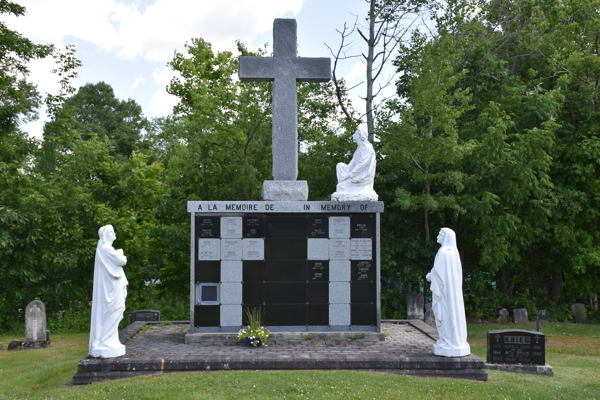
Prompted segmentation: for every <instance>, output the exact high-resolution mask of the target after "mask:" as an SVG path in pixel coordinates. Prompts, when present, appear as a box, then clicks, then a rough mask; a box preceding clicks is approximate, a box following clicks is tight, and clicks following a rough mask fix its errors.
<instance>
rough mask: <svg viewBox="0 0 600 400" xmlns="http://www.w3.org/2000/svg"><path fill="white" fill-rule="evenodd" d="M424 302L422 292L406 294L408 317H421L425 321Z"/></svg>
mask: <svg viewBox="0 0 600 400" xmlns="http://www.w3.org/2000/svg"><path fill="white" fill-rule="evenodd" d="M423 303H424V300H423V295H422V294H409V295H406V319H420V320H421V321H423V319H424V318H425V313H424V304H423Z"/></svg>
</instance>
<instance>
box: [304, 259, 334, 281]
mask: <svg viewBox="0 0 600 400" xmlns="http://www.w3.org/2000/svg"><path fill="white" fill-rule="evenodd" d="M308 280H309V281H310V282H329V261H328V260H322V261H313V260H310V261H309V262H308Z"/></svg>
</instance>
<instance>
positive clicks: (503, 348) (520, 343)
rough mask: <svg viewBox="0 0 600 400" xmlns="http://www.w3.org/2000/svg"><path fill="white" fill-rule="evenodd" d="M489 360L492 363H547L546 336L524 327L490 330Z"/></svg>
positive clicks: (488, 336) (488, 338) (488, 339)
mask: <svg viewBox="0 0 600 400" xmlns="http://www.w3.org/2000/svg"><path fill="white" fill-rule="evenodd" d="M487 344H488V351H487V362H488V363H491V364H530V365H545V364H546V353H545V351H546V350H545V336H544V334H543V333H541V332H533V331H525V330H522V329H505V330H499V331H488V334H487Z"/></svg>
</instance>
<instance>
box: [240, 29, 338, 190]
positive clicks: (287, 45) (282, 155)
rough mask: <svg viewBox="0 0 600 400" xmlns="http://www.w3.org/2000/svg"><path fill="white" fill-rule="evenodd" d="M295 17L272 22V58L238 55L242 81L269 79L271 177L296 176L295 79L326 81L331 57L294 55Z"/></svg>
mask: <svg viewBox="0 0 600 400" xmlns="http://www.w3.org/2000/svg"><path fill="white" fill-rule="evenodd" d="M296 42H297V41H296V20H295V19H281V18H278V19H275V21H274V22H273V57H240V70H239V77H240V81H242V82H268V81H273V124H272V125H273V179H275V180H289V181H295V180H296V178H297V177H298V131H297V129H298V126H297V125H298V115H297V114H298V113H297V107H296V82H327V81H329V80H330V79H331V59H329V58H307V57H297V56H296Z"/></svg>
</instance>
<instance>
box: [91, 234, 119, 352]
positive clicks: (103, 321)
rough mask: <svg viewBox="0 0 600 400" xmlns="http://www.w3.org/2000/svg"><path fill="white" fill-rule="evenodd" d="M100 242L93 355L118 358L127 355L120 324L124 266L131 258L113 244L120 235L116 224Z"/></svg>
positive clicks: (93, 322) (95, 287)
mask: <svg viewBox="0 0 600 400" xmlns="http://www.w3.org/2000/svg"><path fill="white" fill-rule="evenodd" d="M98 235H99V236H100V240H99V241H98V246H97V247H96V261H95V263H94V291H93V295H92V325H91V328H90V343H89V349H88V350H89V351H88V352H89V355H90V356H92V357H102V358H110V357H118V356H122V355H124V354H125V346H124V345H122V344H121V342H120V341H119V322H121V320H122V319H123V312H124V311H125V298H126V297H127V283H128V282H127V278H126V277H125V271H123V266H124V265H125V264H127V257H125V256H124V255H123V249H119V250H115V249H114V248H113V247H112V243H113V242H114V241H115V239H116V238H117V236H116V235H115V230H114V229H113V227H112V225H105V226H103V227H102V228H100V229H99V230H98Z"/></svg>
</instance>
